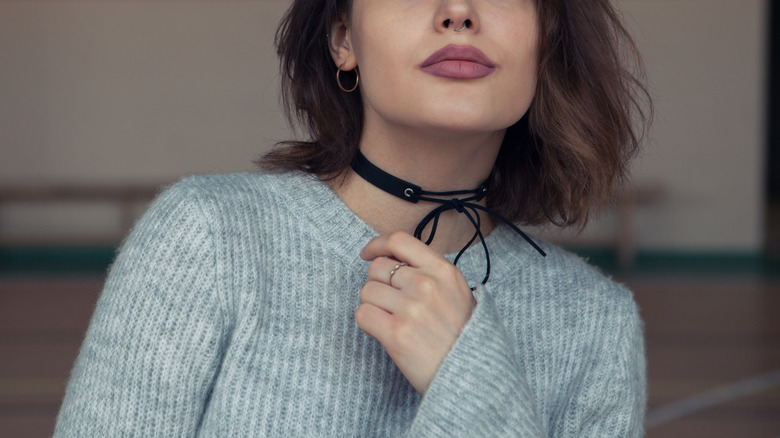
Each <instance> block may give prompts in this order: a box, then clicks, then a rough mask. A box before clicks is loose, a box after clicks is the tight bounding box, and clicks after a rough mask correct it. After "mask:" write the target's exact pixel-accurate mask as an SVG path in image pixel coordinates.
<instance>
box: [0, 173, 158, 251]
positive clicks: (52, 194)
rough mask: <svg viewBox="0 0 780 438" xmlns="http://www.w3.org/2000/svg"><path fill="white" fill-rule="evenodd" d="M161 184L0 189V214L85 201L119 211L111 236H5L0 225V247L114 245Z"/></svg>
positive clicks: (48, 234)
mask: <svg viewBox="0 0 780 438" xmlns="http://www.w3.org/2000/svg"><path fill="white" fill-rule="evenodd" d="M161 187H162V184H154V185H152V184H139V185H86V184H83V185H78V184H27V185H22V184H17V185H7V186H0V212H2V210H3V209H4V208H5V207H7V206H9V205H12V204H13V205H42V204H53V203H63V202H87V203H90V204H91V203H94V204H96V205H113V206H115V207H116V208H118V209H119V228H118V230H117V232H116V233H115V234H110V235H107V234H105V233H99V234H94V235H88V236H79V237H69V236H66V235H61V236H60V235H56V234H52V233H49V232H47V233H46V234H45V235H39V234H20V233H13V234H11V233H9V232H7V231H6V230H3V229H2V224H1V223H0V245H52V244H54V245H63V244H79V245H90V244H117V243H119V242H120V241H121V240H122V238H123V237H124V235H125V234H127V232H128V231H129V230H130V227H132V225H133V222H134V221H135V219H136V216H137V211H138V209H139V208H141V207H142V206H144V205H145V204H147V203H148V202H150V201H151V200H152V199H153V198H154V197H155V196H156V195H157V193H158V192H159V190H160V188H161Z"/></svg>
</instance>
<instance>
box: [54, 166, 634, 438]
mask: <svg viewBox="0 0 780 438" xmlns="http://www.w3.org/2000/svg"><path fill="white" fill-rule="evenodd" d="M375 236H376V233H375V232H374V231H373V230H372V229H371V228H370V227H368V226H367V225H366V224H365V223H364V222H362V221H361V220H360V219H359V218H357V217H356V216H355V215H354V214H353V213H352V212H351V211H350V210H349V209H348V208H347V207H346V206H345V205H344V204H343V203H342V202H341V200H340V199H339V198H338V197H337V196H336V195H335V194H334V193H333V192H332V191H331V190H330V189H329V188H328V187H327V186H326V185H324V184H323V183H321V182H319V181H317V180H316V179H314V178H313V177H311V176H308V175H305V174H301V173H242V174H233V175H223V176H202V177H191V178H187V179H185V180H184V181H182V182H180V183H178V184H176V185H174V186H173V187H171V188H169V189H168V190H166V191H165V192H164V193H163V194H162V195H161V196H160V197H159V198H158V199H157V200H156V201H155V202H154V204H153V205H152V207H151V208H150V209H149V211H148V212H147V213H146V214H145V216H144V217H143V218H142V219H141V220H140V221H139V223H138V224H137V225H136V227H135V229H134V230H133V232H132V233H131V234H130V236H128V238H127V239H126V241H125V242H124V243H123V246H122V249H121V251H120V252H119V255H118V257H117V260H116V261H115V262H114V264H113V266H112V267H111V269H110V272H109V276H108V280H107V281H106V285H105V289H104V290H103V293H102V294H101V296H100V299H99V301H98V303H97V307H96V310H95V313H94V316H93V318H92V322H91V324H90V327H89V330H88V332H87V335H86V338H85V340H84V344H83V346H82V348H81V352H80V354H79V357H78V359H77V361H76V364H75V366H74V368H73V372H72V376H71V379H70V382H69V384H68V388H67V393H66V396H65V399H64V401H63V405H62V408H61V411H60V414H59V417H58V421H57V427H56V431H55V436H73V437H118V436H150V437H152V436H153V437H180V436H208V437H242V436H279V437H296V436H306V437H309V436H337V437H352V436H361V437H362V436H365V437H375V436H377V437H382V436H414V437H456V436H463V437H482V436H485V437H494V436H524V437H526V436H527V437H541V436H549V437H572V438H574V437H577V438H581V437H634V436H641V435H642V421H643V415H644V408H645V359H644V344H643V339H642V324H641V320H640V318H639V315H638V312H637V308H636V305H635V303H634V301H633V298H632V296H631V293H630V292H629V291H628V290H626V289H625V288H623V287H622V286H620V285H617V284H615V283H613V282H612V281H610V280H608V279H606V278H605V277H603V276H602V275H601V274H599V273H598V272H597V271H596V270H595V269H593V268H591V267H590V266H588V265H587V264H585V263H584V262H583V261H582V260H580V259H579V258H577V257H576V256H574V255H571V254H569V253H567V252H565V251H562V250H560V249H558V248H556V247H553V246H551V245H543V248H544V250H545V251H546V252H547V253H548V256H547V257H546V258H542V257H541V256H540V255H539V254H538V253H537V252H536V251H534V250H533V249H532V248H531V247H530V246H529V245H528V244H527V243H526V242H524V241H523V240H522V239H521V238H520V237H519V236H516V235H515V234H513V233H512V232H511V230H509V229H508V228H506V227H503V226H499V227H497V228H496V229H494V230H493V232H492V233H490V234H489V235H488V236H487V239H486V240H487V243H488V245H489V247H490V254H491V261H492V264H493V266H492V274H491V277H490V281H489V282H488V284H487V286H480V287H479V288H478V289H477V291H476V293H475V295H476V297H477V302H478V304H477V307H476V309H475V311H474V313H473V315H472V317H471V319H470V320H469V322H468V324H467V325H466V327H465V328H464V329H463V332H462V333H461V335H460V338H459V339H458V341H457V342H456V344H455V345H454V346H453V348H452V350H451V351H450V353H449V354H448V356H447V357H446V358H445V360H444V362H443V363H442V365H441V367H440V369H439V371H438V373H437V375H436V377H435V378H434V380H433V382H432V383H431V385H430V388H429V389H428V391H427V393H426V395H425V397H421V396H420V394H418V393H417V392H416V391H415V390H414V388H412V386H411V385H410V384H409V383H408V382H407V381H406V379H405V377H404V376H403V374H402V373H401V372H400V371H399V370H398V368H397V367H396V366H395V364H394V363H393V361H392V360H391V359H390V358H389V356H388V355H387V354H386V353H385V351H384V349H383V348H382V346H381V344H379V343H378V342H376V341H375V340H373V339H371V338H370V337H368V336H367V335H365V334H364V333H363V332H361V331H360V329H359V328H358V327H357V325H356V323H355V320H354V312H355V310H356V309H357V306H358V305H359V303H360V297H359V291H360V288H361V287H362V285H363V284H364V282H365V281H366V272H367V267H368V263H367V262H364V261H362V260H360V258H359V256H358V255H359V252H360V249H361V248H362V247H363V246H364V245H365V244H366V243H367V242H368V241H369V240H370V239H371V238H373V237H375ZM458 267H459V268H460V269H461V271H462V272H463V273H464V275H465V276H466V278H467V279H468V280H469V282H470V283H471V284H476V283H478V282H479V281H480V280H481V278H482V275H483V274H484V269H485V266H484V253H483V251H482V248H481V247H480V246H475V247H472V248H470V249H469V250H468V251H467V252H466V253H465V255H464V256H463V257H462V258H461V260H460V261H459V263H458Z"/></svg>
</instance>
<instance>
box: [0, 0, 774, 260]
mask: <svg viewBox="0 0 780 438" xmlns="http://www.w3.org/2000/svg"><path fill="white" fill-rule="evenodd" d="M286 5H287V1H283V0H266V1H216V0H213V1H205V0H204V1H191V0H179V1H172V0H165V1H163V0H155V1H130V0H127V1H112V0H101V1H97V0H79V1H75V0H36V1H0V66H2V68H0V183H9V182H29V181H39V180H45V181H53V182H74V181H75V182H142V181H149V180H151V181H167V180H174V179H177V178H178V177H180V176H181V175H184V174H188V173H199V172H209V173H213V172H231V171H236V170H247V169H251V168H252V164H251V160H252V159H254V158H255V157H256V156H257V155H258V154H259V153H260V152H261V150H262V149H263V148H265V147H268V146H269V145H271V144H273V142H274V141H275V140H278V139H282V138H285V137H286V136H287V135H288V134H287V128H286V126H285V124H284V120H283V118H282V117H281V115H280V114H279V112H278V109H277V88H276V82H277V73H276V69H277V61H276V58H275V56H274V54H273V48H272V47H271V41H272V38H273V32H274V30H275V27H276V22H277V21H278V18H279V17H280V16H281V14H282V12H283V10H284V8H285V7H286ZM618 5H619V7H620V8H621V9H623V10H624V11H625V13H626V16H627V19H628V24H629V26H630V27H631V28H632V29H633V30H634V32H635V34H636V38H637V40H638V43H639V45H640V48H641V50H642V51H643V53H644V55H645V59H646V62H647V66H648V70H649V75H650V79H651V86H652V90H653V94H654V95H655V97H656V104H657V119H656V125H655V130H654V132H653V145H652V148H651V149H649V150H648V151H647V152H646V153H645V155H644V156H643V158H642V160H641V161H640V162H639V163H638V164H637V166H636V168H637V180H638V181H640V182H641V181H652V182H656V181H657V182H661V183H663V184H664V185H665V186H666V187H667V192H668V194H667V196H666V197H665V198H664V200H663V201H661V202H659V203H657V204H653V205H649V206H646V207H642V209H641V210H640V215H639V225H640V229H639V234H638V240H639V242H640V245H641V246H642V247H643V248H649V249H671V250H727V251H731V250H736V251H756V250H759V249H760V245H761V236H762V224H761V214H762V213H761V212H762V195H761V178H762V171H761V160H762V156H763V125H762V120H763V118H762V114H763V113H762V111H763V107H764V102H763V100H762V99H763V96H764V94H765V93H764V84H763V82H764V60H763V50H764V41H763V37H764V29H765V23H764V7H765V5H764V0H619V1H618ZM115 219H116V218H115V215H113V213H112V212H111V211H108V210H100V209H91V210H87V209H81V208H80V209H75V210H74V209H71V210H70V211H67V210H63V209H60V210H57V211H56V212H55V211H51V212H48V213H47V212H44V211H43V210H41V209H38V210H35V211H34V212H33V211H31V210H23V209H11V210H9V211H6V212H5V213H2V215H0V225H2V226H4V227H6V228H10V229H18V230H27V231H36V230H41V231H42V232H43V231H46V230H51V229H52V228H55V229H63V230H70V229H72V230H76V231H78V230H82V231H83V230H92V229H94V228H96V227H98V228H99V227H105V228H111V227H112V226H113V224H114V222H115ZM611 224H612V221H611V220H610V218H609V217H607V218H605V220H603V221H602V222H601V224H599V223H596V224H594V226H593V227H591V228H592V230H589V231H588V233H591V234H598V233H599V232H603V231H604V229H605V228H608V227H610V226H611ZM588 233H586V235H587V234H588Z"/></svg>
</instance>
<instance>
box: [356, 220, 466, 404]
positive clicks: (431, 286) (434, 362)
mask: <svg viewBox="0 0 780 438" xmlns="http://www.w3.org/2000/svg"><path fill="white" fill-rule="evenodd" d="M360 257H361V258H362V259H363V260H366V261H371V264H370V265H369V267H368V281H367V282H366V284H365V285H364V286H363V289H361V291H360V298H361V300H362V304H361V305H360V306H359V307H358V309H357V311H356V312H355V320H356V321H357V324H358V327H360V329H361V330H363V331H364V332H365V333H366V334H367V335H369V336H371V337H372V338H374V339H376V340H377V341H379V342H380V343H381V344H382V345H383V346H384V347H385V350H387V353H388V354H389V355H390V357H391V358H392V359H393V361H394V362H395V363H396V365H398V368H399V369H400V370H401V372H402V373H404V375H405V376H406V378H407V379H408V380H409V382H410V383H411V384H412V386H414V388H415V389H416V390H417V391H419V392H420V393H421V394H424V393H425V391H426V390H427V389H428V386H429V385H430V383H431V381H432V380H433V377H434V376H435V375H436V372H437V371H438V369H439V366H440V365H441V363H442V361H443V360H444V357H445V356H446V355H447V354H448V353H449V351H450V349H451V348H452V346H453V345H454V344H455V341H456V340H457V339H458V336H460V332H461V330H462V329H463V327H464V326H465V325H466V322H468V320H469V318H470V317H471V313H472V311H473V310H474V307H475V305H476V304H475V302H474V298H473V296H472V294H471V289H470V288H469V286H468V283H467V282H466V279H465V278H464V277H463V274H461V272H460V271H459V270H458V268H456V267H455V265H453V264H452V263H450V261H449V260H447V259H446V258H444V257H443V256H441V255H440V254H438V253H436V252H435V251H433V250H432V249H431V248H429V247H428V246H427V245H425V244H424V243H423V242H421V241H419V240H417V239H416V238H414V237H412V236H411V235H409V234H407V233H404V232H395V233H392V234H388V235H382V236H379V237H377V238H375V239H372V240H371V241H370V242H368V244H367V245H366V246H365V248H363V250H362V251H361V252H360ZM399 263H406V264H408V265H406V266H401V267H400V268H398V269H396V271H395V273H394V274H393V275H392V276H391V275H390V272H391V271H392V270H393V268H394V267H395V266H396V265H398V264H399Z"/></svg>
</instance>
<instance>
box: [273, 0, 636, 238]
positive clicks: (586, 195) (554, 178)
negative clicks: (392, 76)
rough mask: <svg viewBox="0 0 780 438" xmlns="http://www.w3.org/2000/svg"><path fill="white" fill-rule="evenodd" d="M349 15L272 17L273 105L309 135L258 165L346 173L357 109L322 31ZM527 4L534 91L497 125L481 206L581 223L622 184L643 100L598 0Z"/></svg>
mask: <svg viewBox="0 0 780 438" xmlns="http://www.w3.org/2000/svg"><path fill="white" fill-rule="evenodd" d="M350 7H351V1H350V0H318V1H316V0H295V1H294V2H293V4H292V5H291V6H290V8H289V9H288V11H287V13H286V14H285V16H284V18H283V19H282V21H281V23H280V25H279V28H278V29H277V32H276V40H275V42H276V47H277V53H278V55H279V58H280V70H281V78H282V97H281V98H282V103H283V107H284V111H285V115H286V116H287V119H288V120H289V121H290V124H291V125H292V126H294V127H297V128H299V129H300V130H301V131H304V132H305V133H306V134H307V135H308V136H309V139H308V140H303V141H300V140H299V141H285V142H281V143H278V144H277V145H276V147H275V148H274V149H272V150H271V151H270V152H269V153H267V154H266V155H265V156H264V157H262V158H261V159H260V160H259V161H258V163H259V164H260V166H261V167H263V168H265V169H292V170H301V171H305V172H309V173H313V174H315V175H317V176H319V177H320V178H321V179H323V180H331V179H333V178H337V177H338V176H340V175H344V173H345V171H346V170H347V169H348V168H349V166H350V163H351V161H352V159H353V157H354V155H355V152H356V151H357V148H358V143H359V141H360V134H361V131H362V129H363V106H362V101H361V98H360V92H359V88H358V90H356V91H355V92H353V93H345V92H343V91H341V90H340V89H339V88H338V86H337V84H336V82H335V77H334V73H335V69H334V65H333V60H332V58H331V55H330V51H329V48H328V40H327V36H326V35H327V34H328V33H329V32H330V29H331V27H332V26H333V24H334V23H335V22H336V20H338V18H339V17H340V16H341V14H348V13H349V10H350ZM536 7H537V14H538V20H539V32H540V35H539V37H540V38H539V52H538V53H539V55H538V56H539V59H538V63H539V68H538V78H537V85H536V93H535V96H534V99H533V101H532V103H531V106H530V108H529V110H528V112H527V114H526V115H525V116H524V117H523V118H522V119H520V120H519V121H518V122H517V123H515V124H514V125H512V126H510V127H509V128H507V131H506V135H505V136H504V140H503V142H502V144H501V148H500V150H499V153H498V159H497V160H496V164H495V166H494V169H493V172H492V173H491V176H490V180H489V191H488V193H489V195H488V199H487V202H488V207H490V208H493V209H495V210H496V211H498V212H499V213H501V214H502V215H504V216H505V217H507V218H508V219H510V220H512V221H513V222H516V223H522V224H544V223H553V224H555V225H559V226H569V225H574V224H579V225H580V226H584V225H585V223H586V222H587V219H588V216H589V214H590V212H591V211H592V208H593V207H600V206H602V205H603V204H604V203H605V202H606V201H608V200H609V198H610V195H611V193H612V189H613V188H614V187H616V185H617V184H620V183H622V182H624V180H625V179H626V177H627V173H628V162H629V160H630V159H631V158H632V157H633V156H634V155H635V154H636V152H637V151H638V149H639V146H640V144H641V141H642V140H643V138H644V136H645V133H646V130H647V127H648V126H649V124H650V120H651V119H652V103H651V100H650V96H649V94H648V92H647V89H646V87H645V86H644V85H643V80H644V69H643V65H642V62H641V59H640V57H639V52H638V50H637V47H636V45H635V43H634V41H633V40H632V38H631V36H630V35H629V33H628V31H627V30H626V28H625V27H624V26H623V24H622V23H621V20H620V16H619V14H618V12H617V11H616V10H615V9H614V8H613V6H612V5H611V4H610V2H609V0H536ZM345 76H346V75H345V74H342V76H341V77H342V78H343V79H342V80H343V81H344V83H345V86H350V85H348V81H349V79H348V78H346V77H345ZM353 80H354V79H353ZM296 122H297V124H296Z"/></svg>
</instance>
